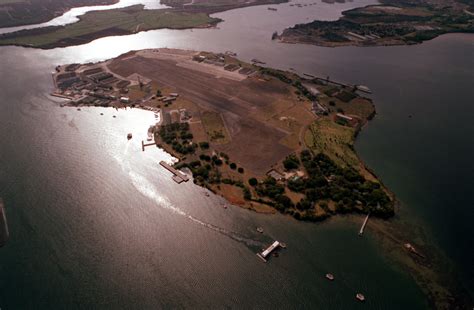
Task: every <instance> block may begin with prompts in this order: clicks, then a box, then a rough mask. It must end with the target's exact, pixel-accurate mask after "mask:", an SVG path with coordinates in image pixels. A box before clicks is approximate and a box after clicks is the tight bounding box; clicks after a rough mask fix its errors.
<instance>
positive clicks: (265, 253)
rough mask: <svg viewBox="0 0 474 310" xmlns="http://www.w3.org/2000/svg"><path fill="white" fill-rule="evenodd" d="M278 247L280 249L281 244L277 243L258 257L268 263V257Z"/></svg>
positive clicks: (258, 254)
mask: <svg viewBox="0 0 474 310" xmlns="http://www.w3.org/2000/svg"><path fill="white" fill-rule="evenodd" d="M278 247H280V242H278V241H275V242H273V243H272V244H271V245H270V246H269V247H268V248H266V249H265V250H264V251H263V252H262V253H257V256H258V257H260V258H261V259H262V260H263V261H264V262H265V263H266V262H267V257H268V255H270V254H271V253H272V252H273V251H275V250H276V249H277V248H278Z"/></svg>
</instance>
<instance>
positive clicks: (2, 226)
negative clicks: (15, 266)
mask: <svg viewBox="0 0 474 310" xmlns="http://www.w3.org/2000/svg"><path fill="white" fill-rule="evenodd" d="M8 237H9V232H8V225H7V216H6V214H5V207H4V205H3V200H2V198H0V247H2V246H4V245H5V244H6V243H7V240H8Z"/></svg>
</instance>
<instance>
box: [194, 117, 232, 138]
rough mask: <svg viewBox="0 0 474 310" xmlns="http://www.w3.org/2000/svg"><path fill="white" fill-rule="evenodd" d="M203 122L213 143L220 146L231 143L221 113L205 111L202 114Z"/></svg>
mask: <svg viewBox="0 0 474 310" xmlns="http://www.w3.org/2000/svg"><path fill="white" fill-rule="evenodd" d="M201 122H202V125H203V126H204V128H205V130H206V134H207V136H208V137H209V140H210V141H211V142H213V143H218V144H225V143H229V142H230V137H229V134H228V132H227V129H226V127H225V124H224V120H223V119H222V116H221V115H220V114H219V113H215V112H211V111H205V112H203V113H201Z"/></svg>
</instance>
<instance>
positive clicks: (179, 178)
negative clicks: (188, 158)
mask: <svg viewBox="0 0 474 310" xmlns="http://www.w3.org/2000/svg"><path fill="white" fill-rule="evenodd" d="M160 165H161V166H163V167H164V168H165V169H166V170H168V171H169V172H171V173H172V174H174V176H173V177H172V180H173V181H175V182H176V183H178V184H180V183H182V182H188V181H189V177H188V176H187V175H186V174H184V173H182V172H181V171H178V170H176V169H175V168H173V167H171V166H170V165H168V164H167V163H165V162H164V161H160Z"/></svg>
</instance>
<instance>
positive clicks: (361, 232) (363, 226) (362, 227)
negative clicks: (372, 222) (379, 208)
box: [359, 212, 370, 236]
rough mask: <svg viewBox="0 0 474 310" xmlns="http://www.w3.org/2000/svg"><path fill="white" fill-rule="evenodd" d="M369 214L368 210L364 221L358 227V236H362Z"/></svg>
mask: <svg viewBox="0 0 474 310" xmlns="http://www.w3.org/2000/svg"><path fill="white" fill-rule="evenodd" d="M369 216H370V212H369V214H367V216H366V217H365V220H364V223H362V226H361V227H360V230H359V236H362V234H363V233H364V229H365V225H367V221H368V220H369Z"/></svg>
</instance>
